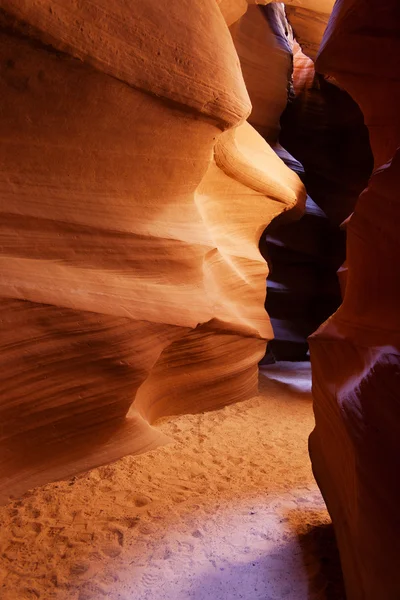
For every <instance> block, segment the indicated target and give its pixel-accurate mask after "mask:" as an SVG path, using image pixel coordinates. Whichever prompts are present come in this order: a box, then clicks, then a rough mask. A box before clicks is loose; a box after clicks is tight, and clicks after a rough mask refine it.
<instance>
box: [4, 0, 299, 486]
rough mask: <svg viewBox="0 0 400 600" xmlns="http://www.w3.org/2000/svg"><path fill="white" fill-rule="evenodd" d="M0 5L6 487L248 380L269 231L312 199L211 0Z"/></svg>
mask: <svg viewBox="0 0 400 600" xmlns="http://www.w3.org/2000/svg"><path fill="white" fill-rule="evenodd" d="M0 8H1V9H2V11H1V16H0V27H1V38H0V44H1V49H0V52H1V65H2V78H1V80H0V86H1V90H0V94H1V98H2V101H1V102H2V110H1V114H0V130H1V138H2V145H1V150H0V152H1V165H2V169H1V175H0V214H1V218H0V227H1V244H0V248H1V250H0V262H1V277H0V298H1V300H0V319H1V322H2V327H1V329H0V362H1V368H0V388H1V400H0V413H1V414H0V418H1V423H2V433H1V451H0V454H1V461H0V465H1V469H0V473H1V480H2V482H3V483H2V486H0V490H1V494H0V495H2V496H3V497H5V496H6V495H7V494H10V493H19V492H20V491H22V490H24V489H26V488H28V487H32V486H33V485H36V484H39V483H43V482H45V481H48V480H50V479H55V478H59V477H63V476H65V475H68V474H71V473H73V472H75V471H78V470H82V469H87V468H89V467H91V466H94V465H97V464H100V463H105V462H108V461H110V460H113V459H115V458H117V457H119V456H121V455H123V454H126V453H128V452H130V453H131V452H141V451H144V450H148V449H151V448H154V447H155V446H156V445H158V444H160V443H163V442H165V441H166V440H165V438H164V437H163V436H161V435H160V434H158V432H157V431H156V430H155V429H153V428H152V427H151V426H150V425H149V422H151V421H153V420H154V419H156V418H158V417H160V416H162V415H166V414H173V413H178V412H195V411H200V410H204V409H206V408H214V407H217V406H221V405H223V404H226V403H229V402H233V401H236V400H241V399H244V398H246V397H248V396H250V395H252V394H254V393H255V392H256V390H257V363H258V361H259V360H260V358H261V357H262V356H263V354H264V351H265V345H266V341H267V340H268V339H270V338H271V337H272V331H271V326H270V323H269V320H268V317H267V316H266V314H265V312H264V299H265V278H266V275H267V273H268V268H267V264H266V263H265V261H264V259H263V258H262V256H261V254H260V252H259V249H258V241H259V238H260V236H261V233H262V231H263V230H264V228H265V227H266V225H267V224H268V223H269V222H270V221H271V220H272V219H274V218H275V217H276V216H277V215H278V214H280V213H281V212H282V211H286V210H289V209H291V208H293V207H295V206H299V205H301V204H302V203H304V200H305V191H304V188H303V186H302V184H301V182H300V180H299V179H298V177H297V176H296V174H294V173H293V172H292V171H291V170H290V169H288V168H287V167H286V166H285V165H284V164H283V162H282V161H281V160H280V159H279V158H278V157H277V156H276V154H275V153H274V152H273V151H272V150H271V148H270V147H269V146H268V144H267V143H266V142H265V141H264V140H263V138H262V137H261V136H260V135H259V134H258V133H257V132H256V131H255V130H254V129H253V128H252V127H251V126H250V125H249V124H247V123H246V122H245V119H246V117H247V115H248V114H249V112H250V110H251V105H250V102H249V98H248V94H247V91H246V88H245V85H244V82H243V78H242V74H241V71H240V68H239V61H238V57H237V54H236V51H235V48H234V46H233V43H232V39H231V36H230V33H229V30H228V27H227V25H226V23H225V21H224V18H223V16H222V14H221V12H220V10H219V8H218V5H217V3H216V2H215V0H202V1H201V2H192V1H190V2H189V0H186V1H183V2H182V0H179V1H173V2H171V1H170V0H168V2H167V1H166V0H165V1H161V2H157V4H155V3H153V2H150V1H145V2H143V1H140V2H139V1H137V2H136V1H133V2H130V3H128V4H127V3H126V2H124V1H122V0H113V2H110V1H107V0H102V1H101V2H97V3H95V4H93V3H80V4H79V6H78V5H74V6H73V7H72V6H69V5H68V3H67V4H63V3H59V2H55V1H54V0H37V1H36V2H33V3H22V2H19V1H17V0H1V1H0Z"/></svg>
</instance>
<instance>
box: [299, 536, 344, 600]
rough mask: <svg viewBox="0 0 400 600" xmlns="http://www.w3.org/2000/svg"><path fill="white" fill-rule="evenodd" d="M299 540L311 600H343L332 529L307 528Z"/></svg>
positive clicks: (340, 573)
mask: <svg viewBox="0 0 400 600" xmlns="http://www.w3.org/2000/svg"><path fill="white" fill-rule="evenodd" d="M298 538H299V542H300V546H301V550H302V554H303V563H304V566H305V568H306V571H307V573H308V577H309V598H310V600H316V598H318V599H322V598H323V599H324V600H346V592H345V587H344V581H343V574H342V568H341V564H340V558H339V551H338V547H337V543H336V538H335V533H334V530H333V525H332V524H329V525H317V526H310V529H309V530H308V531H307V532H306V533H301V534H299V536H298Z"/></svg>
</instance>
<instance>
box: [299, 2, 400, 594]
mask: <svg viewBox="0 0 400 600" xmlns="http://www.w3.org/2000/svg"><path fill="white" fill-rule="evenodd" d="M399 10H400V8H399V4H398V2H396V1H395V0H385V1H383V2H382V1H379V2H378V0H372V1H371V2H368V3H367V2H361V1H360V0H353V1H351V0H339V1H338V2H337V3H336V5H335V8H334V12H333V14H332V18H331V21H330V24H329V27H328V30H327V34H326V36H325V38H324V42H323V45H322V50H321V53H320V55H319V57H318V59H317V69H318V70H320V71H322V72H324V73H327V74H329V75H331V76H333V77H334V78H335V79H336V80H337V81H338V82H339V84H340V85H341V86H343V87H344V88H345V89H346V90H347V91H348V92H349V93H350V94H351V95H352V97H353V98H354V99H355V100H356V101H357V102H358V104H359V105H360V107H361V109H362V111H363V113H364V117H365V121H366V124H367V125H368V129H369V133H370V140H371V146H372V150H373V154H374V160H375V170H374V172H373V175H372V177H371V179H370V182H369V184H368V187H367V188H366V189H365V191H364V192H363V193H362V194H361V196H360V198H359V200H358V202H357V205H356V207H355V211H354V213H353V215H352V216H351V218H350V220H349V222H348V224H347V238H348V245H347V248H348V252H347V277H346V285H345V286H343V289H344V300H343V304H342V306H341V307H340V308H339V310H338V311H337V312H336V313H335V315H334V316H333V317H332V318H331V319H329V320H328V321H327V322H326V323H325V324H324V325H323V326H322V327H321V328H320V329H319V331H318V332H317V333H316V334H314V335H313V336H312V337H311V340H310V346H311V358H312V367H313V393H314V410H315V418H316V428H315V430H314V432H313V433H312V435H311V437H310V453H311V458H312V463H313V468H314V473H315V476H316V478H317V481H318V483H319V485H320V487H321V490H322V492H323V494H324V497H325V500H326V502H327V505H328V509H329V511H330V513H331V515H332V519H333V523H334V526H335V530H336V535H337V539H338V544H339V549H340V553H341V559H342V565H343V570H344V576H345V580H346V587H347V594H348V598H349V600H375V599H377V598H385V600H396V599H397V598H399V597H400V580H399V574H398V565H399V557H400V541H399V540H400V538H399V531H400V519H399V510H398V497H399V494H400V485H399V478H398V473H399V472H400V454H399V451H398V436H399V419H400V414H399V381H400V334H399V331H400V321H399V304H400V282H399V276H398V269H397V266H396V265H397V260H398V256H399V250H400V247H399V243H400V242H399V236H398V232H397V224H398V221H399V217H400V205H399V193H398V190H399V185H400V154H399V150H398V147H399V145H400V119H399V113H398V106H399V101H400V68H399V60H398V57H399V52H400V47H399V44H400V13H399Z"/></svg>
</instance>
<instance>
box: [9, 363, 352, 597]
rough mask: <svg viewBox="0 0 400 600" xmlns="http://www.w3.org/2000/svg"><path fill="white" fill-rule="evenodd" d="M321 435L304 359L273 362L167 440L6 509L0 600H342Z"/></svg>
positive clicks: (176, 421)
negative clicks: (316, 447) (314, 461)
mask: <svg viewBox="0 0 400 600" xmlns="http://www.w3.org/2000/svg"><path fill="white" fill-rule="evenodd" d="M267 377H268V379H267ZM313 426H314V419H313V413H312V404H311V393H310V366H309V363H297V364H295V363H278V364H275V365H270V366H267V367H264V368H263V369H262V370H261V373H260V394H259V395H258V396H256V397H254V398H252V399H250V400H247V401H245V402H242V403H239V404H236V405H233V406H229V407H227V408H224V409H222V410H218V411H215V412H209V413H203V414H200V415H186V416H180V417H174V418H171V419H164V420H161V421H160V422H158V424H157V427H158V428H160V429H161V430H162V431H163V432H164V433H165V434H167V435H168V436H170V437H172V438H173V440H174V442H173V443H172V444H170V445H167V446H164V447H161V448H158V449H157V450H154V451H152V452H150V453H148V454H144V455H141V456H136V457H126V458H123V459H121V460H119V461H117V462H115V463H114V464H111V465H108V466H105V467H100V468H98V469H94V470H92V471H90V472H89V473H87V474H84V475H80V476H78V477H74V478H72V479H69V480H67V481H63V482H57V483H52V484H49V485H47V486H45V487H42V488H38V489H36V490H33V491H31V492H28V493H26V494H25V495H24V496H23V498H22V499H20V500H17V501H14V502H12V503H11V504H9V505H8V506H5V507H2V508H1V509H0V522H1V536H0V577H1V584H0V585H1V586H2V587H1V588H0V589H1V599H2V600H16V599H17V598H18V600H35V599H36V598H40V599H41V600H101V599H102V598H107V600H146V599H147V600H156V599H157V600H186V599H189V598H194V599H196V600H202V599H210V600H211V599H213V600H236V599H239V598H243V599H245V600H281V599H283V598H287V599H288V600H308V599H318V600H329V599H332V600H333V599H334V600H341V599H342V598H344V595H343V591H342V583H341V575H340V567H339V559H338V556H337V554H336V552H337V551H336V546H335V542H334V538H333V531H332V529H331V526H330V525H329V524H330V519H329V516H328V513H327V511H326V508H325V505H324V502H323V500H322V497H321V495H320V492H319V490H318V487H317V485H316V483H315V481H314V478H313V476H312V473H311V467H310V461H309V457H308V451H307V438H308V435H309V433H310V432H311V430H312V428H313Z"/></svg>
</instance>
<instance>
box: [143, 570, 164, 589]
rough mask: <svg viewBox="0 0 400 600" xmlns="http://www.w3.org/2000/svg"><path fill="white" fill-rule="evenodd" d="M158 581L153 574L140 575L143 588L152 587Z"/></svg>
mask: <svg viewBox="0 0 400 600" xmlns="http://www.w3.org/2000/svg"><path fill="white" fill-rule="evenodd" d="M159 581H160V576H159V575H155V574H154V573H149V572H147V573H144V574H143V575H142V583H143V585H144V586H145V587H153V586H154V585H156V584H157V583H158V582H159Z"/></svg>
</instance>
